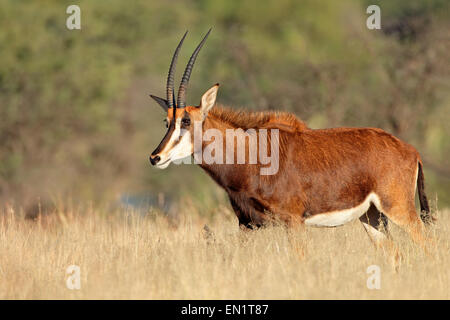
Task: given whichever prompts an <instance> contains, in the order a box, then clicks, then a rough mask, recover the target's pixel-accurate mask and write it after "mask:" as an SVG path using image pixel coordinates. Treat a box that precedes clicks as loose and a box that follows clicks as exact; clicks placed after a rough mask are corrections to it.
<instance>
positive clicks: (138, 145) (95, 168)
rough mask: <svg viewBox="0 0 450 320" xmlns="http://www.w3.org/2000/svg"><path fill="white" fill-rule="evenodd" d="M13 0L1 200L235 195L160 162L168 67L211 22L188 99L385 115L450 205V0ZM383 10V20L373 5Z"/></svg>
mask: <svg viewBox="0 0 450 320" xmlns="http://www.w3.org/2000/svg"><path fill="white" fill-rule="evenodd" d="M76 3H77V4H78V5H79V6H80V7H81V28H82V29H81V30H68V29H67V28H66V19H67V17H68V14H66V8H67V6H68V5H70V4H73V2H72V1H59V0H52V1H14V0H0V198H3V199H5V198H18V199H34V198H36V197H37V196H42V197H48V195H55V194H57V195H59V196H66V195H71V196H74V197H77V198H78V197H81V198H88V199H94V200H110V199H111V198H112V197H114V196H117V195H118V194H121V193H129V192H136V193H144V194H145V193H157V192H164V193H172V194H173V193H174V192H173V191H174V190H177V191H179V192H177V194H188V195H190V196H193V197H194V198H197V199H202V200H201V201H203V202H204V203H205V204H209V203H211V201H214V199H216V198H220V199H222V198H223V193H221V191H218V190H217V188H215V187H214V183H213V182H212V181H211V180H210V179H209V178H208V177H207V176H206V175H205V174H204V173H202V171H201V169H199V168H197V167H194V166H190V167H187V166H175V165H172V166H171V167H170V168H169V169H167V170H165V171H158V170H156V169H153V168H150V166H149V164H148V160H147V159H148V155H149V154H150V152H151V151H152V150H153V149H154V147H155V146H156V145H157V144H158V143H159V141H160V139H161V138H162V136H163V134H164V126H163V124H162V119H163V113H162V111H161V110H160V108H159V107H158V106H157V105H156V104H155V103H154V102H152V101H151V100H150V99H149V98H148V94H149V93H153V94H157V95H160V96H164V90H165V89H164V86H165V81H166V74H167V69H168V64H169V62H170V59H171V56H172V53H173V50H174V48H175V46H176V44H177V43H178V41H179V39H180V37H181V36H182V34H183V33H184V31H185V30H187V29H188V30H189V35H188V38H187V40H186V41H185V44H184V47H183V50H182V52H181V56H180V59H179V66H178V70H177V76H178V79H179V78H180V75H181V72H182V70H183V69H184V63H185V61H186V60H187V58H188V57H189V56H190V54H191V53H192V51H193V49H194V48H195V46H196V45H197V43H198V41H199V40H200V39H201V37H202V36H203V34H204V33H205V32H206V31H207V30H208V29H209V27H213V32H212V34H211V37H210V38H209V39H208V42H207V44H206V46H205V48H204V49H203V50H202V52H201V54H200V56H199V58H198V60H197V64H196V66H195V68H194V72H193V75H192V77H191V82H190V90H189V92H188V102H189V103H191V104H197V103H198V101H199V99H200V96H201V94H202V93H203V91H205V90H206V89H208V88H209V87H210V86H211V85H213V84H214V83H216V82H219V83H221V89H220V93H219V98H218V102H219V103H222V104H228V105H231V106H233V107H235V108H237V107H245V108H246V109H281V110H287V111H291V112H294V113H296V114H297V115H298V116H299V117H300V118H302V119H303V120H305V121H306V122H308V124H309V125H310V126H311V127H328V126H374V127H381V128H383V129H385V130H387V131H389V132H392V133H393V134H395V135H397V136H399V137H400V138H402V139H403V140H405V141H408V142H410V143H411V144H413V145H415V146H416V148H417V149H418V150H419V152H420V153H421V155H422V156H423V159H424V161H425V168H426V172H425V174H426V178H427V187H428V190H429V194H430V197H431V198H432V199H433V198H435V196H438V197H439V203H440V204H443V205H449V204H450V190H449V187H450V179H449V178H450V171H449V168H450V165H449V164H450V162H449V160H448V159H449V157H450V142H449V140H450V139H449V137H450V129H449V125H448V123H449V120H450V119H449V114H450V97H449V92H450V90H449V84H450V70H449V64H448V61H449V60H450V59H449V58H450V40H449V32H448V31H449V26H450V19H449V18H450V14H449V5H448V1H444V0H413V1H406V0H401V1H375V0H374V1H372V0H370V1H368V0H361V1H333V0H327V1H325V0H321V1H317V0H304V1H296V0H270V1H250V0H243V1H225V0H223V1H207V0H191V1H144V0H142V1H141V0H140V1H132V2H128V1H120V0H109V1H100V0H99V1H77V2H76ZM370 4H378V5H379V6H380V7H381V23H382V29H381V30H368V29H367V28H366V19H367V16H368V15H367V14H366V7H367V6H368V5H370Z"/></svg>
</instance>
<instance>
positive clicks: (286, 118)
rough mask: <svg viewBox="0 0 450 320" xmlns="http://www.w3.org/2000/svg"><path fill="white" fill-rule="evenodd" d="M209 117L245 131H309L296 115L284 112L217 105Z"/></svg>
mask: <svg viewBox="0 0 450 320" xmlns="http://www.w3.org/2000/svg"><path fill="white" fill-rule="evenodd" d="M208 116H209V117H214V118H217V119H220V120H221V121H224V122H226V123H228V124H230V125H232V126H233V127H236V128H242V129H244V130H247V129H251V128H267V129H280V130H285V131H290V132H294V131H304V130H307V129H308V127H307V126H306V124H305V123H304V122H303V121H301V120H300V119H298V118H297V117H296V116H295V115H293V114H292V113H289V112H283V111H246V110H233V109H231V108H227V107H224V106H219V105H217V106H215V107H214V108H212V109H211V111H209V115H208Z"/></svg>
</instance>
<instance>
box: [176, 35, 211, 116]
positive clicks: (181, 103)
mask: <svg viewBox="0 0 450 320" xmlns="http://www.w3.org/2000/svg"><path fill="white" fill-rule="evenodd" d="M210 32H211V29H209V31H208V33H206V35H205V36H204V37H203V39H202V41H201V42H200V44H199V45H198V46H197V48H196V49H195V51H194V53H193V54H192V56H191V58H190V59H189V62H188V64H187V66H186V69H185V70H184V74H183V78H182V79H181V83H180V88H179V89H178V100H177V108H184V107H186V89H187V86H188V84H189V78H190V77H191V72H192V68H193V67H194V63H195V59H197V55H198V53H199V52H200V49H201V48H202V47H203V44H204V43H205V41H206V38H208V36H209V33H210Z"/></svg>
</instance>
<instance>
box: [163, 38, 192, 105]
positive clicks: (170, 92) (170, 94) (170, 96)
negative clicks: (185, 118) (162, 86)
mask: <svg viewBox="0 0 450 320" xmlns="http://www.w3.org/2000/svg"><path fill="white" fill-rule="evenodd" d="M187 33H188V32H187V31H186V33H185V34H184V36H183V38H181V41H180V43H179V44H178V46H177V48H176V49H175V53H174V54H173V57H172V62H171V63H170V68H169V75H168V76H167V87H166V92H167V107H168V108H172V107H173V106H174V104H175V92H174V91H175V88H174V80H173V76H174V73H175V67H176V65H177V58H178V52H179V51H180V48H181V45H182V44H183V41H184V38H186V35H187Z"/></svg>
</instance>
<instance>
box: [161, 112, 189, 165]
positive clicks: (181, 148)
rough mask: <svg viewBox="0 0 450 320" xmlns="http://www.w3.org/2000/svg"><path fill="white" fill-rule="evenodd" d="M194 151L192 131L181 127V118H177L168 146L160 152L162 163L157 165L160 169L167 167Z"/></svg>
mask: <svg viewBox="0 0 450 320" xmlns="http://www.w3.org/2000/svg"><path fill="white" fill-rule="evenodd" d="M180 139H181V140H180ZM178 140H180V141H178ZM192 152H193V146H192V141H191V135H190V132H189V131H187V130H184V129H181V119H180V118H179V119H176V122H175V129H174V131H173V132H172V135H171V137H170V139H169V141H168V142H167V144H166V146H165V147H164V149H163V150H162V151H161V152H160V154H159V156H160V157H161V161H160V163H161V165H157V167H158V168H160V169H164V168H167V167H168V166H169V164H170V163H171V162H172V161H175V160H178V159H182V158H185V157H187V156H189V155H191V154H192Z"/></svg>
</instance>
